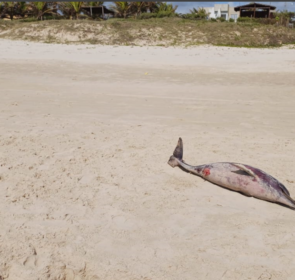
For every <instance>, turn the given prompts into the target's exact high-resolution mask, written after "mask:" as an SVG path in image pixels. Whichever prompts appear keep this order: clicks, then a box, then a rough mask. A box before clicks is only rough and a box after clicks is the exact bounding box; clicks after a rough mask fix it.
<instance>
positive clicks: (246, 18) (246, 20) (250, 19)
mask: <svg viewBox="0 0 295 280" xmlns="http://www.w3.org/2000/svg"><path fill="white" fill-rule="evenodd" d="M254 20H255V19H252V18H249V17H239V18H238V22H252V21H254Z"/></svg>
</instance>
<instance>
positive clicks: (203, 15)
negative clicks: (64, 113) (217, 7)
mask: <svg viewBox="0 0 295 280" xmlns="http://www.w3.org/2000/svg"><path fill="white" fill-rule="evenodd" d="M190 13H191V15H195V16H196V17H197V18H201V19H206V18H207V17H208V15H209V13H207V11H206V10H205V9H204V8H199V9H195V8H193V9H192V10H190Z"/></svg>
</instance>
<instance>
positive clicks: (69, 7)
mask: <svg viewBox="0 0 295 280" xmlns="http://www.w3.org/2000/svg"><path fill="white" fill-rule="evenodd" d="M83 4H84V2H60V3H59V9H60V10H61V12H62V13H63V15H65V16H66V17H69V18H70V19H72V18H73V17H74V18H76V19H79V14H80V12H81V9H82V6H83Z"/></svg>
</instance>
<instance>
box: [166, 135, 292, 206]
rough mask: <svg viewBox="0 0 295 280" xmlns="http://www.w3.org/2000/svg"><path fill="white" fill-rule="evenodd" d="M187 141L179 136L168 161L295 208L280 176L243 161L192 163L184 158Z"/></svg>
mask: <svg viewBox="0 0 295 280" xmlns="http://www.w3.org/2000/svg"><path fill="white" fill-rule="evenodd" d="M182 156H183V143H182V139H181V138H179V140H178V144H177V146H176V148H175V150H174V153H173V155H172V156H171V157H170V159H169V161H168V164H169V165H171V166H172V167H176V166H178V167H180V168H182V169H184V170H185V171H187V172H190V173H193V174H196V175H198V176H200V177H203V178H204V179H205V180H207V181H209V182H212V183H214V184H216V185H219V186H222V187H225V188H228V189H231V190H233V191H237V192H240V193H243V194H245V195H247V196H253V197H256V198H258V199H262V200H266V201H271V202H275V203H280V204H283V205H286V206H288V207H290V208H293V209H295V201H294V200H293V199H292V198H291V197H290V193H289V191H288V190H287V188H286V187H285V186H284V185H283V184H282V183H280V182H279V181H278V180H277V179H275V178H273V177H272V176H270V175H269V174H267V173H265V172H264V171H262V170H260V169H258V168H255V167H252V166H249V165H246V164H240V163H232V162H217V163H211V164H204V165H198V166H191V165H189V164H186V163H185V162H184V161H183V160H182Z"/></svg>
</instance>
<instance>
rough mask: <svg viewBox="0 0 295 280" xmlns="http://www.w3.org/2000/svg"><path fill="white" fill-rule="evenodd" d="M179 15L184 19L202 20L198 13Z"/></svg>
mask: <svg viewBox="0 0 295 280" xmlns="http://www.w3.org/2000/svg"><path fill="white" fill-rule="evenodd" d="M181 17H182V18H184V19H191V20H204V19H203V18H201V17H200V16H199V15H198V14H184V15H181Z"/></svg>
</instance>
